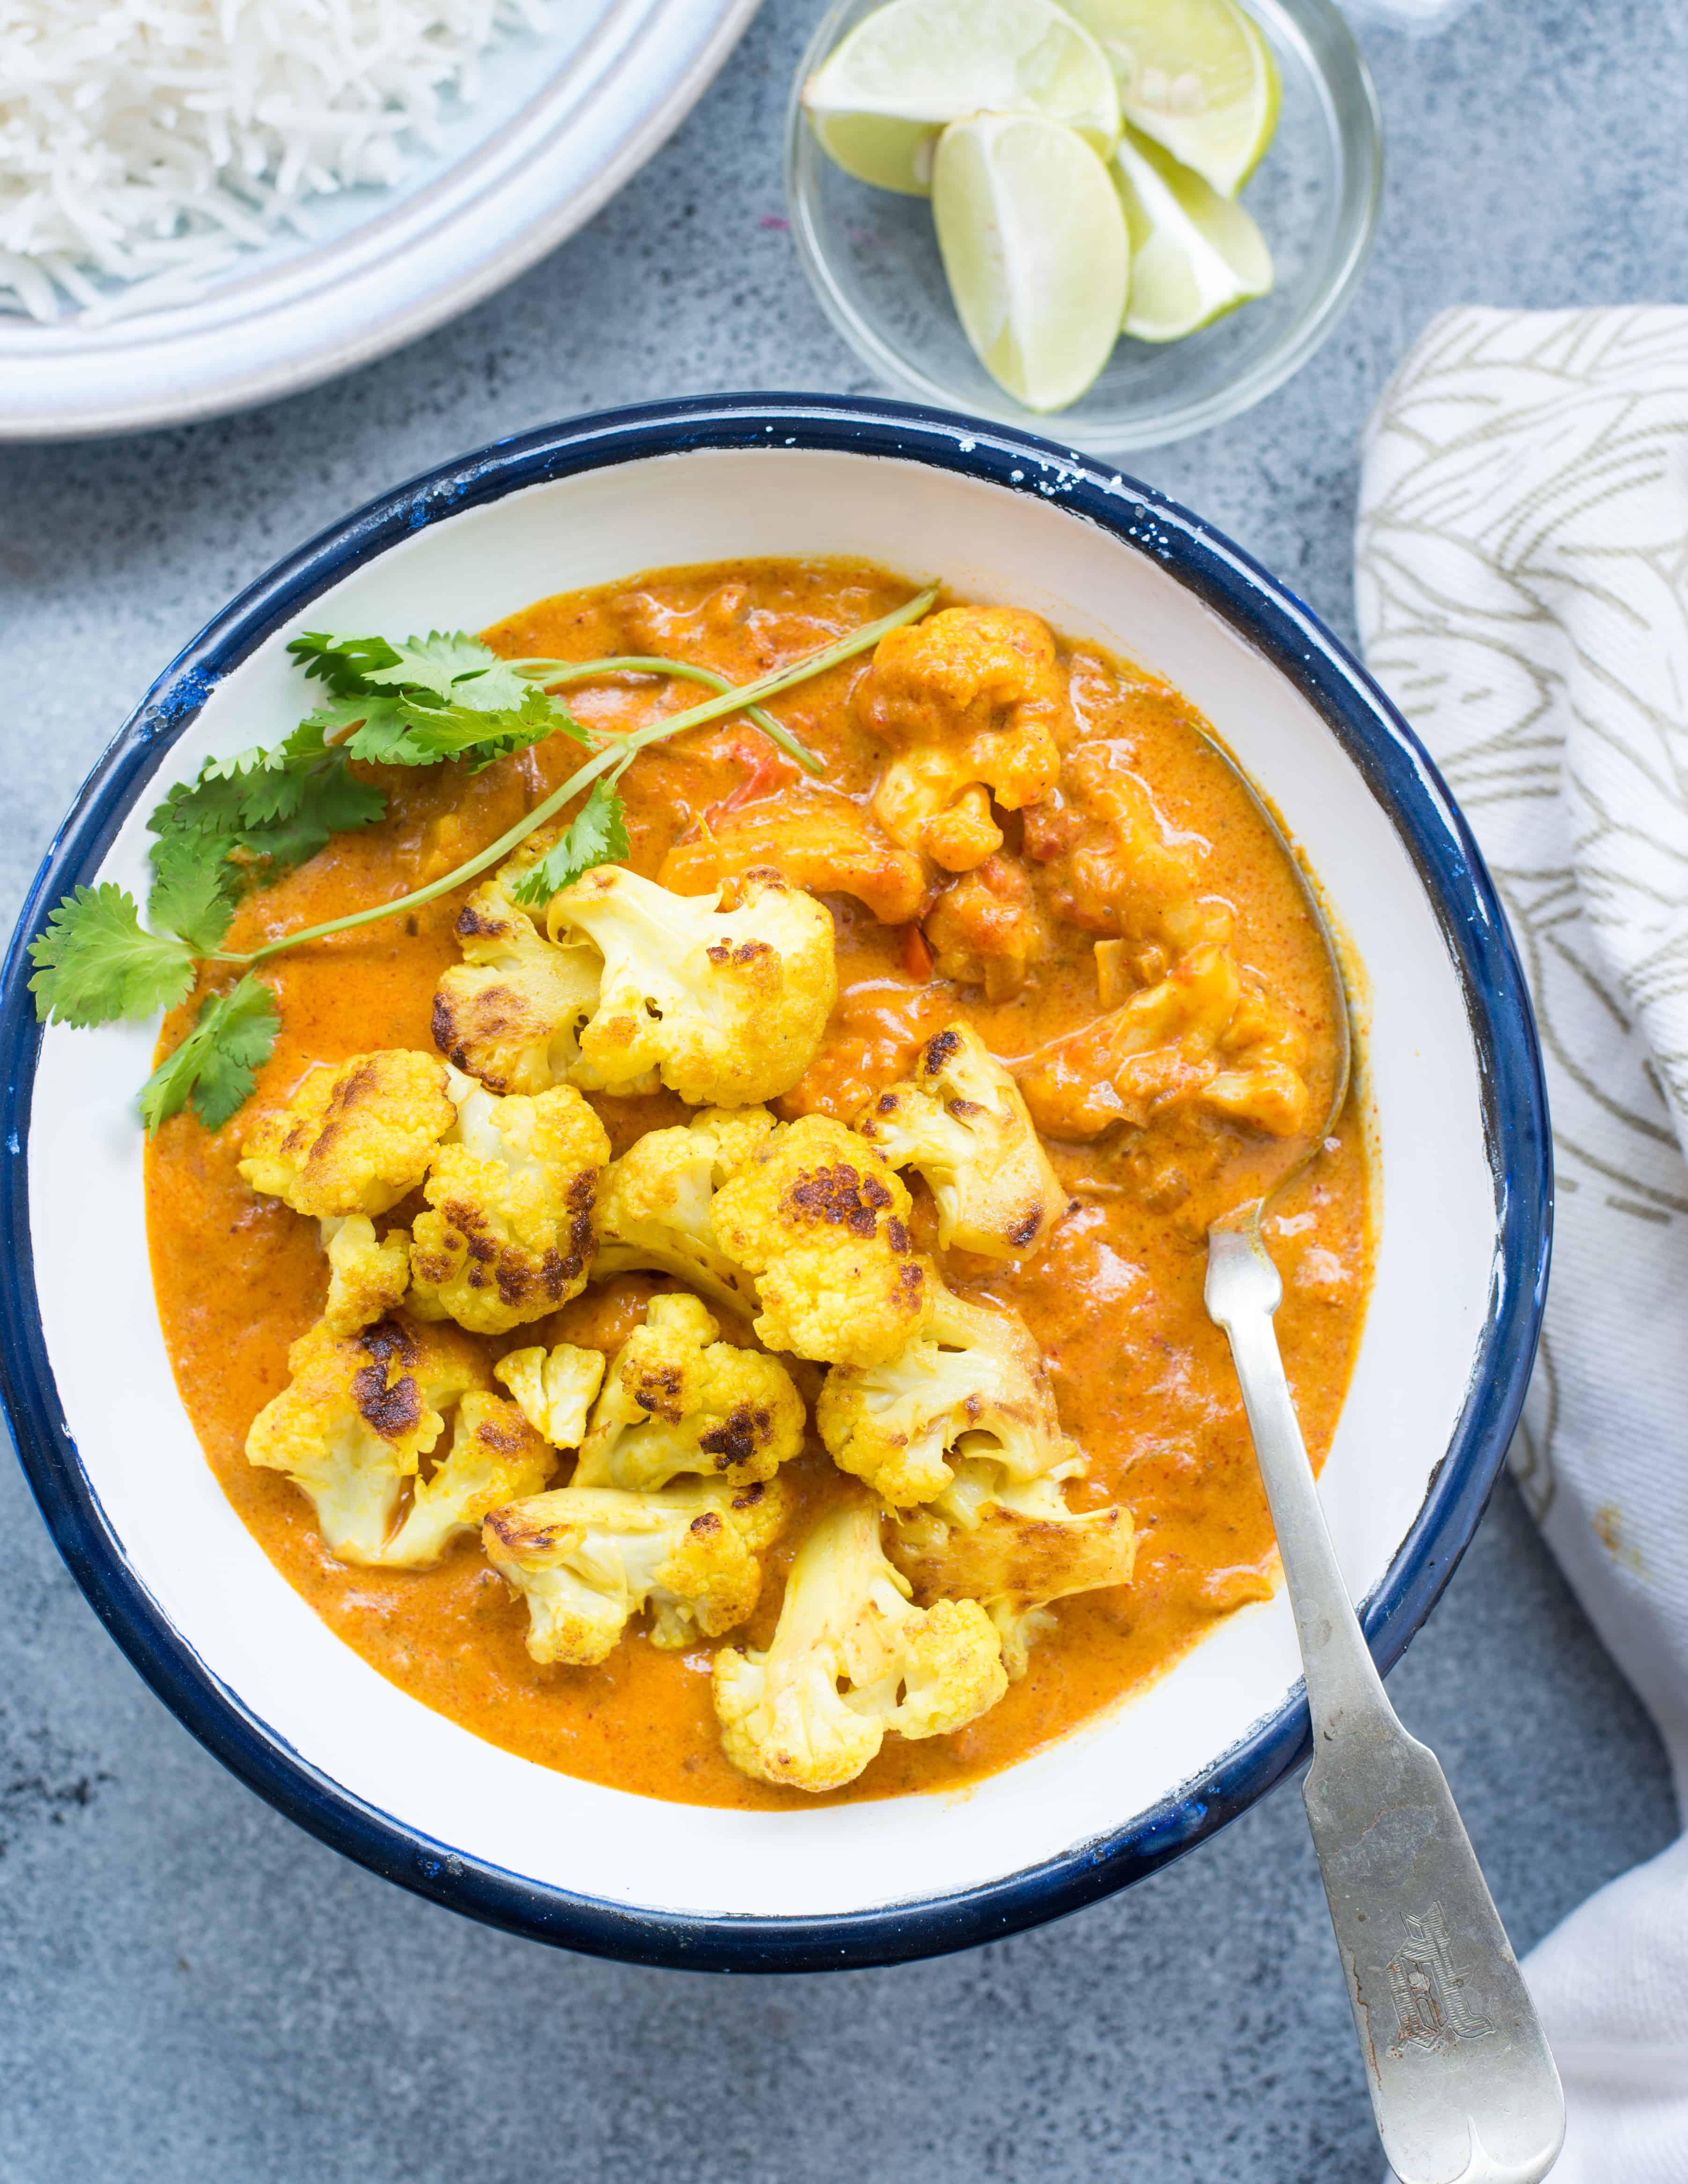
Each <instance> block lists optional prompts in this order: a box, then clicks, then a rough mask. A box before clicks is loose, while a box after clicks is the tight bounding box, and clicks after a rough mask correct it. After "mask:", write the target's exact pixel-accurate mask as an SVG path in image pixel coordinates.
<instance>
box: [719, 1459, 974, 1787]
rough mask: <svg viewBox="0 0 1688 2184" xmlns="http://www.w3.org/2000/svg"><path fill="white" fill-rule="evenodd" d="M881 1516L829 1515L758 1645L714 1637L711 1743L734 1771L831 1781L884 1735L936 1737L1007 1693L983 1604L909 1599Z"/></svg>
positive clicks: (845, 1776) (812, 1783)
mask: <svg viewBox="0 0 1688 2184" xmlns="http://www.w3.org/2000/svg"><path fill="white" fill-rule="evenodd" d="M879 1524H880V1518H879V1512H878V1510H877V1507H875V1506H874V1504H873V1503H872V1502H870V1501H868V1500H867V1498H866V1496H861V1495H852V1496H851V1497H850V1499H849V1500H848V1501H847V1502H842V1503H840V1504H839V1505H838V1507H835V1508H833V1509H830V1510H828V1511H827V1513H826V1514H825V1515H824V1516H822V1518H820V1519H819V1520H818V1522H817V1523H816V1524H815V1526H814V1528H813V1529H812V1530H811V1532H810V1534H809V1535H808V1537H807V1538H806V1539H805V1541H804V1542H803V1544H802V1546H800V1547H799V1549H798V1551H797V1553H796V1556H795V1557H794V1560H793V1563H792V1565H791V1570H790V1574H789V1575H788V1577H787V1579H786V1581H785V1600H784V1602H783V1605H782V1607H781V1608H780V1614H779V1624H778V1626H777V1629H776V1630H775V1631H774V1635H773V1642H772V1645H771V1646H769V1647H768V1650H767V1652H766V1653H744V1652H739V1651H738V1648H737V1647H736V1646H723V1647H722V1648H721V1651H720V1652H718V1653H717V1654H716V1657H715V1710H716V1716H717V1718H718V1719H719V1720H720V1723H721V1745H722V1747H723V1749H724V1750H725V1752H726V1753H727V1758H729V1759H730V1760H731V1761H732V1763H733V1765H734V1766H735V1767H736V1768H738V1770H739V1772H740V1773H741V1774H744V1775H753V1776H755V1778H756V1779H757V1780H760V1781H763V1782H773V1783H777V1784H780V1785H782V1786H783V1787H785V1788H787V1789H792V1790H811V1791H817V1792H818V1791H823V1790H836V1789H838V1788H839V1787H840V1786H842V1785H843V1784H844V1783H846V1782H853V1781H854V1780H855V1778H856V1776H857V1775H860V1774H861V1770H862V1769H863V1768H864V1767H866V1765H867V1763H869V1761H870V1760H872V1758H875V1757H876V1755H877V1752H878V1750H879V1747H880V1746H881V1745H882V1744H883V1742H884V1741H885V1737H886V1736H887V1734H888V1732H890V1733H894V1734H895V1735H897V1736H907V1737H922V1736H947V1735H948V1734H949V1733H950V1730H957V1729H963V1728H965V1727H966V1725H967V1723H968V1722H970V1721H975V1720H977V1719H978V1717H979V1715H980V1714H982V1713H985V1712H986V1711H987V1710H988V1709H989V1708H991V1707H993V1706H994V1705H995V1703H996V1702H997V1701H998V1699H1000V1697H1002V1694H1003V1692H1004V1691H1006V1689H1007V1688H1008V1680H1007V1678H1006V1675H1005V1674H1003V1669H1002V1660H1001V1642H1000V1640H999V1638H998V1637H997V1635H996V1630H995V1628H994V1625H993V1624H992V1623H991V1620H990V1618H989V1616H988V1615H987V1614H986V1613H985V1612H984V1610H983V1608H982V1607H980V1606H979V1605H978V1602H977V1601H972V1600H947V1599H946V1600H940V1601H939V1602H936V1603H935V1604H934V1605H933V1607H929V1608H921V1607H915V1606H913V1605H912V1603H911V1601H910V1598H909V1592H910V1586H909V1581H908V1580H907V1579H906V1578H905V1577H904V1576H903V1574H902V1573H901V1572H900V1570H898V1569H897V1568H895V1567H894V1565H893V1564H892V1563H890V1562H889V1560H888V1559H887V1557H886V1555H885V1552H884V1549H883V1546H881V1544H880V1539H879Z"/></svg>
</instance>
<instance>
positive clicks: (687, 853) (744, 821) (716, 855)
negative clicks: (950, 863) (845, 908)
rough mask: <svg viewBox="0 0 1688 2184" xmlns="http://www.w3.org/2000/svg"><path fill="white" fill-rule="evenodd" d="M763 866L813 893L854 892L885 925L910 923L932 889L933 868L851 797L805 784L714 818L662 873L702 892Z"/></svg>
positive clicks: (667, 882) (688, 890)
mask: <svg viewBox="0 0 1688 2184" xmlns="http://www.w3.org/2000/svg"><path fill="white" fill-rule="evenodd" d="M759 867H761V868H772V870H773V871H775V872H779V873H781V874H782V875H783V877H784V878H785V879H786V881H787V882H788V883H789V884H790V885H791V886H792V887H794V888H806V889H808V890H809V891H810V892H811V894H848V895H854V896H855V899H856V900H857V901H858V902H860V903H862V904H864V905H866V908H867V909H869V910H871V911H872V913H873V915H874V917H877V919H878V921H879V922H880V923H881V924H882V925H905V924H907V923H908V922H909V921H910V920H911V918H913V917H916V915H917V914H918V912H919V909H920V905H921V900H922V897H923V895H924V894H925V893H926V868H925V866H923V865H922V862H921V861H920V859H919V857H918V856H917V855H915V854H914V852H913V851H912V850H905V849H902V848H900V847H899V846H898V844H896V843H894V842H893V841H890V840H889V839H888V838H887V837H886V836H885V834H884V833H882V831H881V830H880V828H879V827H877V825H876V824H875V823H874V822H873V821H872V819H871V818H870V817H869V816H868V815H867V814H866V812H865V811H863V810H862V809H861V805H858V804H856V803H855V802H853V801H852V800H851V799H850V798H849V797H848V796H841V795H839V794H838V791H837V790H836V789H822V788H814V787H812V786H811V785H806V784H805V786H804V787H803V788H800V789H794V790H789V791H788V792H787V793H786V794H784V795H783V796H782V797H780V798H779V799H777V800H775V799H766V800H765V801H762V802H759V803H755V804H748V805H744V806H743V807H742V808H741V809H739V810H738V811H725V812H721V813H719V814H716V815H714V816H711V817H710V820H709V821H708V822H707V823H706V824H702V825H700V826H699V830H698V832H697V833H696V834H695V836H692V837H688V838H687V839H686V840H684V841H682V842H678V843H677V844H675V846H674V847H673V848H672V849H671V850H670V851H669V852H668V855H667V856H666V858H665V859H664V860H663V865H662V869H661V871H660V872H659V873H658V875H657V877H658V878H659V879H660V881H661V883H662V884H663V886H664V887H666V888H675V889H678V891H679V892H680V893H681V894H696V893H697V892H698V891H699V889H703V888H708V887H716V886H719V884H720V883H721V881H722V880H723V879H725V878H727V877H728V875H729V874H731V873H734V872H750V871H753V870H755V869H757V868H759Z"/></svg>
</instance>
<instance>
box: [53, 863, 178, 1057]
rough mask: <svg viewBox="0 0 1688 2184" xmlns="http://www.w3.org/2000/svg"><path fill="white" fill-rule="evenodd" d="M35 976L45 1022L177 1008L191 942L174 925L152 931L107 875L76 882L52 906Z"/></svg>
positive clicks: (138, 1014) (111, 1017)
mask: <svg viewBox="0 0 1688 2184" xmlns="http://www.w3.org/2000/svg"><path fill="white" fill-rule="evenodd" d="M30 957H31V961H33V962H34V963H35V965H36V974H35V976H34V978H31V980H30V991H31V993H32V994H33V995H35V1006H36V1015H37V1016H38V1017H40V1019H41V1021H42V1022H43V1023H66V1024H76V1025H86V1024H97V1023H110V1022H113V1021H114V1019H115V1018H117V1017H131V1018H138V1019H144V1018H146V1017H150V1016H153V1015H154V1014H156V1012H157V1011H159V1009H170V1008H174V1007H175V1004H176V1003H177V1002H178V1001H179V1000H181V999H182V998H183V996H184V995H186V994H187V992H188V991H189V989H191V988H192V984H193V950H192V948H190V947H189V946H188V944H187V942H186V941H185V940H179V939H175V937H174V935H172V934H170V933H148V931H147V929H146V928H145V927H144V926H143V925H142V922H141V913H140V911H139V910H138V908H137V907H136V902H135V898H134V897H133V895H131V894H125V892H124V890H123V889H121V888H120V887H116V886H114V884H113V883H111V882H110V881H109V880H108V881H106V882H105V883H104V884H103V886H100V887H97V888H87V887H79V888H78V889H76V890H75V893H74V894H67V895H66V896H65V897H64V900H63V901H62V902H61V903H59V904H58V906H57V908H56V909H54V910H53V911H51V912H50V913H49V914H48V917H47V930H46V932H45V933H41V934H39V935H37V937H36V939H33V940H32V941H31V943H30Z"/></svg>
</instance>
